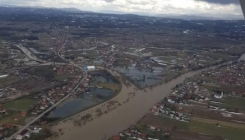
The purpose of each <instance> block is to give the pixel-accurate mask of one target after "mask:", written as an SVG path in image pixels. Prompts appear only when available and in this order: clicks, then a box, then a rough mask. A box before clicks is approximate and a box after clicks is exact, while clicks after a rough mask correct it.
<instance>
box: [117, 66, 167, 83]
mask: <svg viewBox="0 0 245 140" xmlns="http://www.w3.org/2000/svg"><path fill="white" fill-rule="evenodd" d="M114 69H115V70H116V71H118V72H119V73H122V74H124V75H125V76H127V77H128V78H129V79H131V80H132V82H134V83H135V84H136V85H138V86H139V87H141V88H143V87H145V86H149V85H154V84H156V83H158V82H160V81H162V80H164V77H162V76H161V75H162V74H163V73H164V70H165V68H163V67H152V68H151V69H150V68H137V67H134V66H130V67H114Z"/></svg>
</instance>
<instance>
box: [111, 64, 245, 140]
mask: <svg viewBox="0 0 245 140" xmlns="http://www.w3.org/2000/svg"><path fill="white" fill-rule="evenodd" d="M244 68H245V61H244V60H241V61H235V62H233V63H228V64H223V65H221V66H218V67H215V68H211V69H209V70H207V71H203V72H202V73H201V74H198V75H196V76H194V77H192V78H188V79H186V80H185V82H184V83H182V84H178V85H176V87H175V88H174V89H173V92H172V93H171V95H169V96H168V97H166V98H165V99H163V100H162V101H160V102H159V103H157V104H156V105H155V106H153V107H152V109H151V110H150V111H149V113H148V114H147V115H146V116H144V117H143V118H142V119H141V120H140V121H139V122H138V123H137V124H135V125H134V126H132V127H130V128H128V129H127V130H125V131H122V132H121V133H119V134H118V136H114V137H112V138H111V139H112V140H120V139H143V140H144V139H155V140H156V139H158V140H164V139H170V138H171V139H174V140H175V139H182V140H187V139H202V140H208V139H212V140H224V139H234V140H240V139H242V138H243V137H244V131H245V127H244V123H245V114H244V113H245V108H244V105H245V104H244V103H245V98H244V96H245V94H244V90H245V89H244V85H245V80H244V75H245V71H244ZM204 134H205V135H204Z"/></svg>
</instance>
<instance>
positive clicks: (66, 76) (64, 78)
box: [54, 74, 74, 82]
mask: <svg viewBox="0 0 245 140" xmlns="http://www.w3.org/2000/svg"><path fill="white" fill-rule="evenodd" d="M72 77H74V75H72V74H59V75H58V74H55V75H54V79H55V80H57V81H59V82H64V81H68V80H69V79H70V78H72Z"/></svg>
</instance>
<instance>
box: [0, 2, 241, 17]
mask: <svg viewBox="0 0 245 140" xmlns="http://www.w3.org/2000/svg"><path fill="white" fill-rule="evenodd" d="M0 4H4V5H19V6H44V7H74V8H79V9H81V10H89V11H102V10H110V11H122V12H128V13H151V14H200V13H215V14H221V13H222V14H236V15H241V14H242V11H241V9H240V7H239V1H238V0H0Z"/></svg>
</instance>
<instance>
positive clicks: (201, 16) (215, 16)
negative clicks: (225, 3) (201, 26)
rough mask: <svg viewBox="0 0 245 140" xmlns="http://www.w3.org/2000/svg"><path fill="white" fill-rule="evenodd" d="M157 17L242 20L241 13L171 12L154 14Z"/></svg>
mask: <svg viewBox="0 0 245 140" xmlns="http://www.w3.org/2000/svg"><path fill="white" fill-rule="evenodd" d="M156 16H158V17H164V18H175V19H184V20H243V16H242V15H233V14H207V13H206V14H199V15H171V14H161V15H156Z"/></svg>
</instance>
